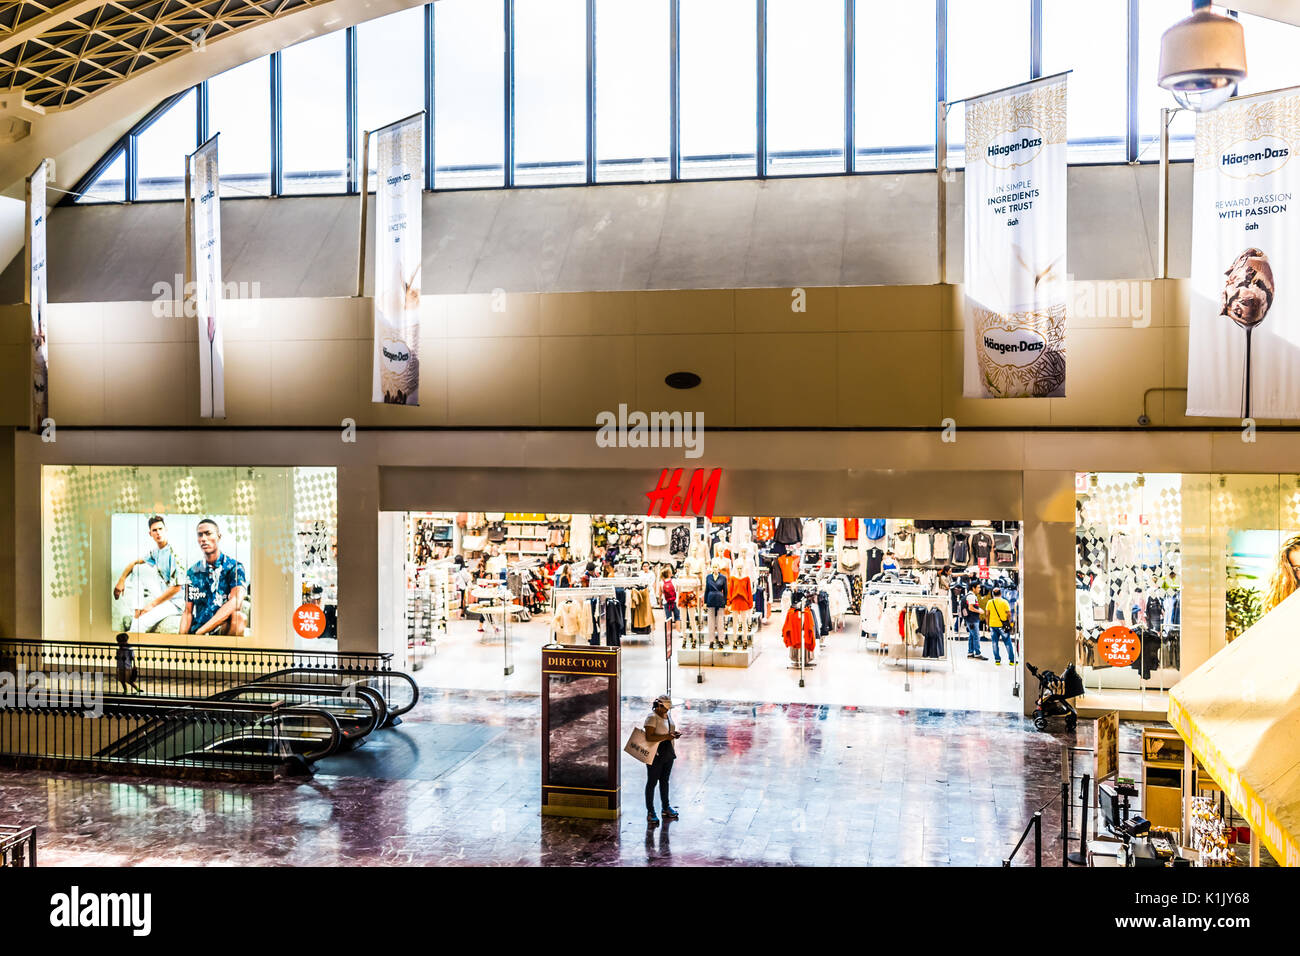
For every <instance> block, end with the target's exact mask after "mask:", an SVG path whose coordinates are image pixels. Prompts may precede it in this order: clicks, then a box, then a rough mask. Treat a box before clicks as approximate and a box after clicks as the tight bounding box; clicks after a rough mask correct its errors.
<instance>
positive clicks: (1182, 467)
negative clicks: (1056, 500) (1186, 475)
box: [1025, 431, 1300, 472]
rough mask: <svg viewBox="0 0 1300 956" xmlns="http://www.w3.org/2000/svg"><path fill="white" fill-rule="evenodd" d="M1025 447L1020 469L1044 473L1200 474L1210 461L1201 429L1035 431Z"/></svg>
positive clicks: (1208, 439) (1207, 436) (1207, 438)
mask: <svg viewBox="0 0 1300 956" xmlns="http://www.w3.org/2000/svg"><path fill="white" fill-rule="evenodd" d="M1297 437H1300V436H1297ZM1025 447H1026V452H1025V458H1026V467H1028V468H1033V469H1039V470H1045V471H1046V470H1053V469H1060V470H1064V471H1072V472H1074V471H1166V472H1203V471H1207V470H1208V469H1209V467H1210V461H1211V457H1210V436H1209V435H1208V434H1207V433H1204V432H1141V431H1132V432H1126V433H1117V432H1097V433H1087V432H1085V433H1067V432H1040V433H1035V434H1032V435H1027V436H1026V438H1025Z"/></svg>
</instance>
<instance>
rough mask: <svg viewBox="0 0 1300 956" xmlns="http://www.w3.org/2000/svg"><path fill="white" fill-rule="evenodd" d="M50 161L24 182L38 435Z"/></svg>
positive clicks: (44, 369)
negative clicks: (47, 182) (46, 214)
mask: <svg viewBox="0 0 1300 956" xmlns="http://www.w3.org/2000/svg"><path fill="white" fill-rule="evenodd" d="M49 163H50V161H49V160H48V159H46V160H42V161H41V164H40V165H39V166H37V167H36V171H35V172H33V173H32V174H31V176H30V177H28V179H27V219H26V225H27V302H28V303H29V304H30V306H31V316H32V357H31V379H30V385H29V388H30V390H31V409H30V411H31V429H32V431H33V432H40V431H42V430H43V429H44V428H45V420H46V419H47V418H49V415H50V390H49V389H50V386H49V382H50V376H49V363H50V349H49V343H48V341H47V338H46V328H45V316H46V313H47V308H46V306H47V305H48V302H49V296H48V290H47V287H46V273H45V212H46V209H45V184H46V176H47V170H48V168H49Z"/></svg>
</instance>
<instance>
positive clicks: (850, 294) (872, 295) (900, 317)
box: [837, 285, 946, 332]
mask: <svg viewBox="0 0 1300 956" xmlns="http://www.w3.org/2000/svg"><path fill="white" fill-rule="evenodd" d="M837 293H838V298H839V309H838V316H839V330H840V331H841V332H885V331H897V330H908V331H915V332H921V331H939V330H940V329H942V328H943V327H944V297H945V295H946V287H944V286H938V285H911V286H888V285H873V286H846V287H844V288H841V289H838V290H837Z"/></svg>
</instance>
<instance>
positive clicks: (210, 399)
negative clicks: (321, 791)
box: [186, 136, 226, 418]
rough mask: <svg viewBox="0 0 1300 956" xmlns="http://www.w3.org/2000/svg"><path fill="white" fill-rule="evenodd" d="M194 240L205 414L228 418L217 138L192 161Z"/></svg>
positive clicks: (201, 395) (195, 301)
mask: <svg viewBox="0 0 1300 956" xmlns="http://www.w3.org/2000/svg"><path fill="white" fill-rule="evenodd" d="M189 172H190V193H189V196H190V202H188V203H187V204H186V205H187V207H188V209H189V213H190V216H191V217H192V218H191V220H190V236H191V241H192V243H193V246H192V252H193V256H194V265H193V269H194V273H193V275H192V276H191V277H190V281H191V282H192V283H193V290H194V298H193V304H194V316H195V318H197V319H198V323H199V415H200V417H202V418H225V417H226V372H225V368H226V366H225V347H224V342H223V340H222V334H221V297H222V292H223V289H222V285H221V195H220V189H221V179H220V176H219V174H218V171H217V137H216V136H213V137H212V138H211V139H210V140H208V141H207V142H206V143H204V144H203V145H202V146H200V147H199V148H198V149H197V150H195V151H194V153H193V154H192V155H191V156H190V164H189Z"/></svg>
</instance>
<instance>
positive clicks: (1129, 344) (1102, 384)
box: [1047, 327, 1164, 428]
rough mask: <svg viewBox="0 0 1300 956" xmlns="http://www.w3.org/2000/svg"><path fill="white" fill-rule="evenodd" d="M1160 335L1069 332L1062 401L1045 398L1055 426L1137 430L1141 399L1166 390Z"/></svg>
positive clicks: (1135, 331) (1116, 331)
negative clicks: (1156, 390)
mask: <svg viewBox="0 0 1300 956" xmlns="http://www.w3.org/2000/svg"><path fill="white" fill-rule="evenodd" d="M1163 339H1164V330H1163V329H1155V328H1152V329H1135V328H1131V327H1124V328H1107V329H1072V330H1071V331H1070V335H1069V340H1068V342H1067V345H1066V347H1067V349H1068V354H1067V358H1066V361H1067V364H1068V370H1067V372H1066V378H1065V396H1066V397H1065V398H1049V399H1048V400H1047V401H1048V402H1049V403H1050V405H1051V416H1052V424H1053V425H1061V426H1066V427H1068V426H1071V425H1112V426H1117V427H1121V428H1127V427H1130V426H1136V425H1137V423H1138V416H1140V415H1141V414H1142V395H1143V393H1144V392H1145V391H1146V390H1147V389H1148V388H1159V387H1160V386H1162V385H1163V384H1164V373H1163V365H1164V361H1163V359H1164V341H1163Z"/></svg>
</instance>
